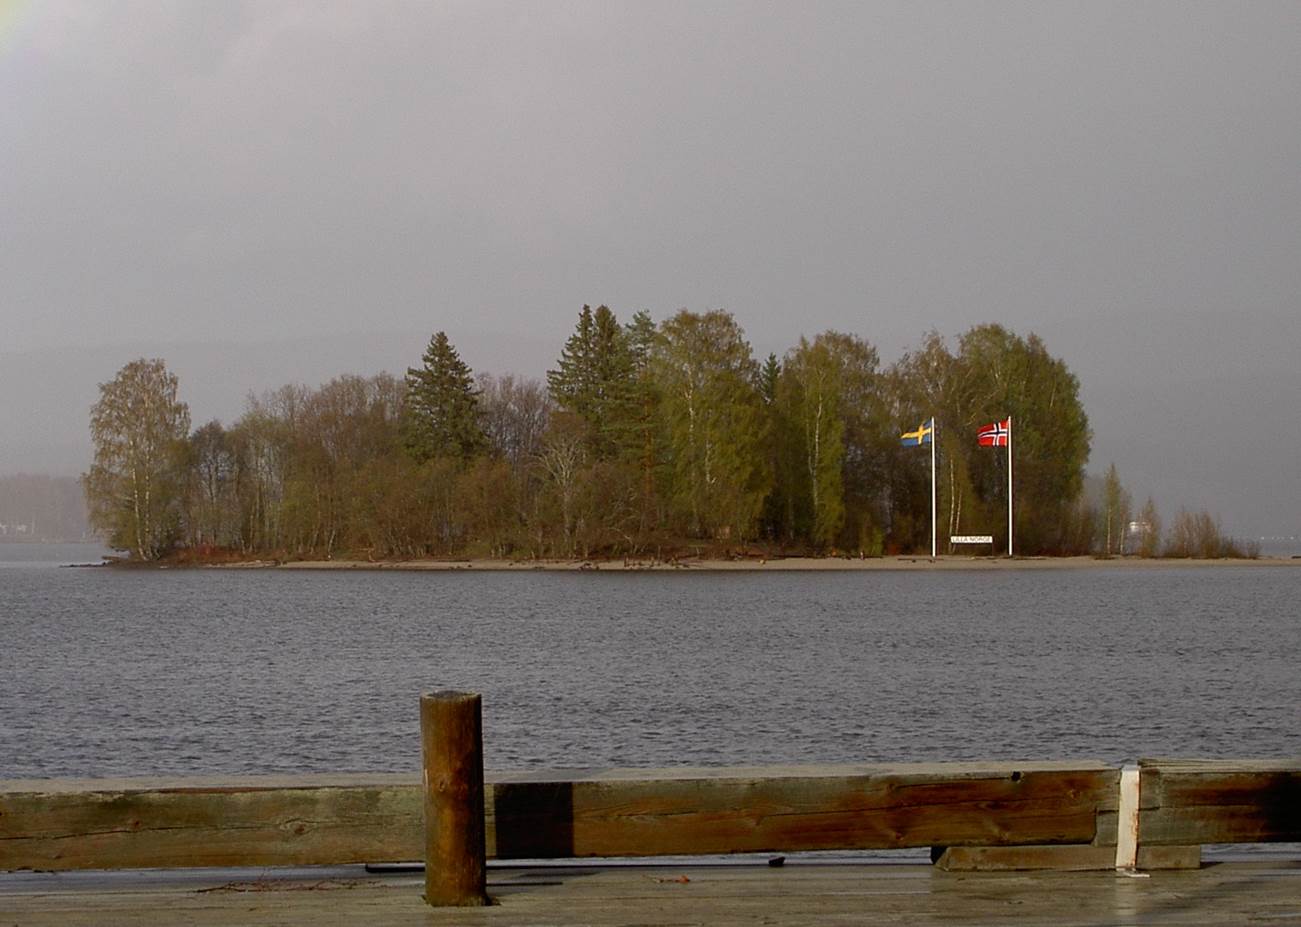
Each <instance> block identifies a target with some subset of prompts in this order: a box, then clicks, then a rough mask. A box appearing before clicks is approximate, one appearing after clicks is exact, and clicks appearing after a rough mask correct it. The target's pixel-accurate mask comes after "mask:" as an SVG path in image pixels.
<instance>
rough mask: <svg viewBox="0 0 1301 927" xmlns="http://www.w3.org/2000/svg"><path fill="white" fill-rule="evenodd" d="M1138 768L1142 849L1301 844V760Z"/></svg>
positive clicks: (1159, 763)
mask: <svg viewBox="0 0 1301 927" xmlns="http://www.w3.org/2000/svg"><path fill="white" fill-rule="evenodd" d="M1139 765H1140V768H1141V770H1142V776H1143V778H1142V785H1141V805H1140V807H1141V811H1140V822H1139V832H1140V834H1141V840H1142V842H1143V843H1144V844H1147V845H1149V846H1157V845H1177V844H1192V843H1276V842H1287V843H1294V842H1301V759H1295V760H1151V759H1149V760H1142V761H1141V762H1140V764H1139Z"/></svg>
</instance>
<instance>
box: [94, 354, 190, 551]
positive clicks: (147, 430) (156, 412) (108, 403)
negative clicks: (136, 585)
mask: <svg viewBox="0 0 1301 927" xmlns="http://www.w3.org/2000/svg"><path fill="white" fill-rule="evenodd" d="M177 386H178V384H177V379H176V377H175V375H173V374H172V373H170V372H169V371H168V370H167V366H166V365H165V364H164V363H163V362H162V361H161V360H145V359H143V358H141V359H140V360H135V361H132V362H131V363H129V364H127V365H126V366H124V367H123V368H122V369H121V370H119V371H118V373H117V376H115V377H114V378H113V379H112V380H111V381H109V382H108V383H101V384H100V387H99V401H98V402H96V403H95V405H94V406H93V407H92V408H91V412H90V434H91V440H92V441H93V443H94V445H95V459H94V463H93V464H92V465H91V468H90V470H89V472H87V473H86V474H85V475H84V476H83V477H82V486H83V488H84V490H85V493H86V503H87V507H88V509H89V512H90V521H91V525H92V526H93V527H94V528H95V529H96V530H98V531H99V532H101V533H102V534H103V536H104V538H105V540H106V541H107V543H108V544H109V546H110V547H113V548H116V549H118V550H125V551H129V552H130V553H131V556H132V557H135V558H137V559H140V560H156V559H158V558H159V557H160V556H162V555H163V554H165V553H166V552H167V551H169V550H170V549H171V548H172V546H173V544H174V543H175V542H176V540H177V538H178V537H179V534H180V529H181V511H182V504H183V501H184V499H185V484H186V478H187V467H186V465H187V459H186V441H185V439H186V436H187V434H188V432H189V430H190V411H189V407H188V406H186V404H185V403H183V402H181V401H180V400H179V399H177Z"/></svg>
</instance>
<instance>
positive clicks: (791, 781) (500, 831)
mask: <svg viewBox="0 0 1301 927" xmlns="http://www.w3.org/2000/svg"><path fill="white" fill-rule="evenodd" d="M1116 775H1117V773H1116V771H1115V770H1114V769H1110V768H1108V767H1106V766H1105V765H1103V764H1101V763H1089V762H1084V763H1025V764H1021V763H988V764H978V763H937V764H908V765H897V766H841V767H803V766H796V767H789V766H786V767H752V768H742V769H712V768H711V769H687V768H674V769H658V770H656V769H632V770H627V769H625V770H618V769H612V770H583V771H560V772H547V773H532V774H524V775H497V776H493V775H491V774H490V775H489V777H488V778H489V783H488V785H487V787H486V789H485V798H484V802H485V809H484V810H485V819H486V826H485V831H486V833H485V837H486V846H487V854H488V856H489V857H490V858H498V859H523V858H547V857H554V858H563V857H591V856H651V855H678V854H700V853H731V852H763V851H783V852H797V851H801V850H835V849H886V848H897V847H916V846H931V845H937V844H939V845H945V846H960V845H977V846H995V845H1021V844H1029V843H1088V842H1091V841H1093V840H1094V839H1095V836H1096V826H1097V825H1096V821H1097V815H1098V812H1099V811H1106V810H1110V811H1114V810H1115V782H1116ZM422 800H423V796H422V792H421V787H420V782H419V780H418V779H417V778H416V777H414V776H406V775H397V776H392V775H390V776H381V775H369V776H309V777H300V778H292V779H285V778H277V777H249V778H244V779H228V780H212V779H206V780H205V779H183V780H171V781H167V780H138V779H137V780H117V781H114V780H86V781H80V782H78V781H63V782H60V781H51V780H29V781H26V782H0V869H20V868H32V869H94V868H146V867H158V866H162V867H184V866H272V865H307V864H326V863H346V862H360V861H382V860H403V859H405V860H415V859H421V858H422V857H423V855H424V853H423V851H424V842H423V836H422V828H421V802H422Z"/></svg>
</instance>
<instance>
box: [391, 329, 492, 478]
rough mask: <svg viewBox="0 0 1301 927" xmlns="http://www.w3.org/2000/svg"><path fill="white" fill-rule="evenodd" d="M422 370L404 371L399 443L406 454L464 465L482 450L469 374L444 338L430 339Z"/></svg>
mask: <svg viewBox="0 0 1301 927" xmlns="http://www.w3.org/2000/svg"><path fill="white" fill-rule="evenodd" d="M422 361H423V363H422V366H420V367H408V368H407V376H406V388H407V396H406V407H405V410H404V419H405V420H404V423H403V426H404V427H403V438H404V443H405V445H406V448H407V451H408V453H410V454H411V456H412V457H414V458H415V459H416V460H417V461H420V462H423V461H426V460H429V459H431V458H434V457H454V458H459V459H461V460H468V459H469V458H471V457H473V456H474V455H475V454H478V453H479V452H480V451H482V450H483V449H484V447H485V444H486V442H485V439H484V435H483V430H482V429H481V428H480V426H479V410H478V401H479V391H478V389H476V388H475V385H474V376H473V374H471V373H470V368H469V367H467V366H466V365H465V363H464V362H463V361H462V360H461V358H460V355H458V354H457V353H456V348H454V347H452V345H451V343H450V342H449V341H448V340H447V334H446V333H445V332H438V333H436V334H435V335H434V336H433V337H432V338H430V339H429V347H427V348H426V349H425V353H424V357H423V358H422Z"/></svg>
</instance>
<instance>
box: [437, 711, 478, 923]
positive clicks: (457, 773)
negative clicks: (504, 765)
mask: <svg viewBox="0 0 1301 927" xmlns="http://www.w3.org/2000/svg"><path fill="white" fill-rule="evenodd" d="M420 737H421V742H422V744H423V753H424V775H425V781H424V793H425V796H424V807H425V901H427V902H428V903H429V904H431V905H434V906H437V907H476V906H480V905H486V904H488V903H489V901H488V893H487V874H486V873H487V864H486V862H485V859H486V856H485V845H484V822H483V714H482V708H481V704H480V699H479V696H478V695H476V694H474V693H470V692H450V691H440V692H427V693H425V694H423V695H421V696H420Z"/></svg>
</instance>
